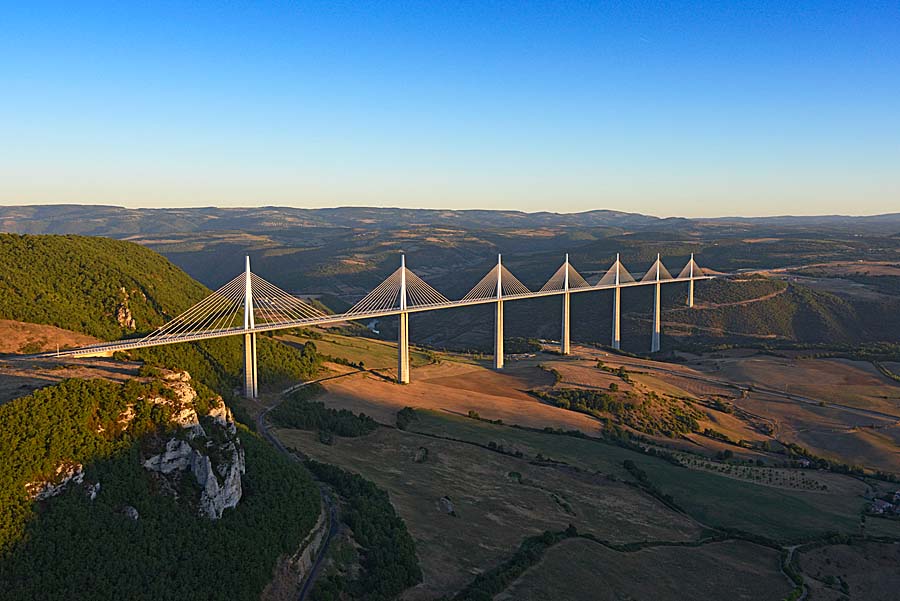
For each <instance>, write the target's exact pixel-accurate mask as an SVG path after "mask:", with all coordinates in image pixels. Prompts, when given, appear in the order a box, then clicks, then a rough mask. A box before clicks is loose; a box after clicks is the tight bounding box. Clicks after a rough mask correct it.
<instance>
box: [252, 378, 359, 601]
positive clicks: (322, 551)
mask: <svg viewBox="0 0 900 601" xmlns="http://www.w3.org/2000/svg"><path fill="white" fill-rule="evenodd" d="M355 373H359V372H356V371H353V372H348V373H344V374H338V375H335V376H327V377H324V378H318V379H316V380H310V381H309V382H301V383H300V384H296V385H294V386H291V387H290V388H287V389H285V390H283V391H282V392H281V396H280V397H279V400H278V402H276V403H273V404H272V405H269V406H268V407H266V408H265V409H263V410H262V411H260V412H259V415H257V416H256V430H257V432H259V433H260V434H262V435H263V436H264V437H265V439H266V440H268V441H269V442H270V443H272V446H273V447H275V448H276V449H278V450H279V451H281V452H282V453H284V454H285V455H287V456H288V457H290V458H291V459H292V460H294V461H297V457H296V456H295V455H294V454H293V453H291V452H290V451H288V450H287V448H285V446H284V445H283V444H282V443H281V441H280V440H278V438H276V437H275V436H274V435H273V434H272V433H271V432H270V431H269V422H268V421H266V416H267V415H268V414H269V412H270V411H272V410H273V409H275V408H276V407H278V406H279V405H280V404H281V403H282V401H283V400H284V397H285V395H287V394H288V393H290V392H293V391H294V390H297V389H299V388H303V387H304V386H309V385H310V384H315V383H317V382H323V381H325V380H332V379H334V378H342V377H344V376H349V375H353V374H355ZM319 490H320V492H321V495H322V503H323V504H324V505H325V508H326V510H327V511H328V534H327V535H326V536H325V540H324V541H323V542H322V546H321V547H320V548H319V552H318V553H317V554H316V560H315V561H314V562H313V565H312V569H311V570H310V571H309V574H308V575H307V577H306V580H305V581H304V582H303V588H302V589H300V596H299V597H298V599H299V601H305V599H306V596H307V595H308V594H309V591H311V590H312V587H313V585H314V584H315V582H316V578H317V577H318V575H319V569H320V568H321V566H322V561H323V560H324V559H325V555H326V554H327V553H328V548H329V546H330V545H331V541H332V539H333V538H334V536H335V534H337V532H338V524H339V522H338V513H337V503H335V502H334V499H332V498H331V495H330V494H329V493H328V491H327V490H326V489H325V487H324V486H320V487H319Z"/></svg>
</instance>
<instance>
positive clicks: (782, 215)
mask: <svg viewBox="0 0 900 601" xmlns="http://www.w3.org/2000/svg"><path fill="white" fill-rule="evenodd" d="M52 206H73V207H74V206H80V207H98V208H100V207H106V208H115V209H126V210H152V211H165V210H181V209H183V210H202V209H216V210H219V209H234V210H253V209H297V210H329V209H330V210H335V209H378V210H393V209H398V210H416V211H507V212H508V211H512V212H519V213H525V214H528V215H533V214H539V213H551V214H554V215H578V214H580V213H591V212H594V211H611V212H614V213H628V214H634V215H643V216H647V217H658V218H660V219H672V218H674V219H678V218H682V219H766V218H817V217H847V218H854V217H886V216H893V215H900V210H898V211H887V212H883V213H804V214H800V213H773V214H771V215H740V214H721V215H694V216H688V215H679V214H670V215H662V214H654V213H642V212H639V211H628V210H621V209H614V208H608V207H597V208H592V209H582V210H577V211H554V210H549V209H544V210H540V209H536V210H525V209H515V208H496V207H494V208H491V207H465V208H461V207H423V206H397V205H383V206H375V205H364V204H358V205H357V204H336V205H327V206H325V205H323V206H301V205H273V204H259V205H239V204H235V205H232V206H221V205H183V206H178V205H170V206H127V205H121V204H111V203H81V202H36V203H28V204H19V203H4V202H0V207H6V208H17V207H21V208H29V207H52Z"/></svg>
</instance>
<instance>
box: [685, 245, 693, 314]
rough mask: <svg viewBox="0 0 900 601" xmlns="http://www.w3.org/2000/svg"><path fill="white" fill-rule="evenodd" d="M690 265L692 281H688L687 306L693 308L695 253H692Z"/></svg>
mask: <svg viewBox="0 0 900 601" xmlns="http://www.w3.org/2000/svg"><path fill="white" fill-rule="evenodd" d="M689 265H690V278H691V279H690V281H689V282H688V297H687V306H688V307H691V308H693V306H694V253H691V262H690V263H689Z"/></svg>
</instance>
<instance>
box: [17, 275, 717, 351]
mask: <svg viewBox="0 0 900 601" xmlns="http://www.w3.org/2000/svg"><path fill="white" fill-rule="evenodd" d="M709 279H713V277H712V276H695V277H685V278H671V279H665V280H659V281H655V280H650V281H635V282H626V283H620V284H618V285H616V284H608V285H603V286H600V285H598V286H589V287H581V288H570V289H569V290H545V291H539V292H529V293H522V294H512V295H508V296H502V297H501V298H499V299H498V298H496V297H492V298H481V299H461V300H455V301H448V302H445V303H434V304H425V305H412V306H407V307H406V308H405V309H400V308H392V309H386V310H380V311H371V312H360V313H340V314H335V315H326V316H323V317H311V318H307V319H297V320H286V321H283V322H277V323H266V324H260V325H256V326H254V327H253V328H250V329H246V328H240V327H231V328H223V329H217V330H210V331H207V332H196V333H191V334H176V335H172V336H168V337H167V336H158V337H144V338H137V339H132V340H118V341H114V342H105V343H102V344H94V345H90V346H84V347H79V348H74V349H66V350H63V351H59V352H58V353H54V352H51V353H42V354H39V355H30V357H84V356H90V355H98V354H106V353H112V352H116V351H126V350H132V349H138V348H147V347H152V346H162V345H166V344H177V343H180V342H196V341H199V340H208V339H211V338H223V337H226V336H236V335H240V334H248V333H253V332H272V331H277V330H287V329H291V328H298V327H309V326H318V325H328V324H334V323H340V322H344V321H352V320H358V319H375V318H379V317H389V316H391V315H398V314H400V313H422V312H425V311H439V310H442V309H453V308H456V307H470V306H474V305H485V304H490V303H495V302H497V301H498V300H503V302H511V301H517V300H526V299H533V298H543V297H548V296H560V295H563V294H580V293H582V292H596V291H600V290H613V289H615V288H632V287H636V286H652V285H655V284H675V283H679V282H681V283H686V282H691V281H697V280H709ZM24 357H25V356H23V358H24Z"/></svg>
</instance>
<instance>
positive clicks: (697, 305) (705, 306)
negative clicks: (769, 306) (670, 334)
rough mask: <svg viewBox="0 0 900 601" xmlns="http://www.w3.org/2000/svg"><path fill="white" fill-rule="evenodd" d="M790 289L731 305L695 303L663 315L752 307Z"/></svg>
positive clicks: (668, 310) (667, 311) (670, 310)
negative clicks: (699, 310)
mask: <svg viewBox="0 0 900 601" xmlns="http://www.w3.org/2000/svg"><path fill="white" fill-rule="evenodd" d="M787 289H788V287H787V286H785V287H784V288H782V289H781V290H776V291H775V292H770V293H769V294H764V295H763V296H758V297H756V298H748V299H747V300H742V301H734V302H730V303H694V306H693V307H676V308H674V309H666V310H665V311H663V313H674V312H676V311H694V310H697V309H718V308H719V307H740V306H742V305H752V304H753V303H761V302H763V301H767V300H771V299H773V298H775V297H776V296H781V295H782V294H784V293H785V292H787Z"/></svg>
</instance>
